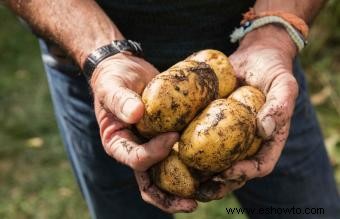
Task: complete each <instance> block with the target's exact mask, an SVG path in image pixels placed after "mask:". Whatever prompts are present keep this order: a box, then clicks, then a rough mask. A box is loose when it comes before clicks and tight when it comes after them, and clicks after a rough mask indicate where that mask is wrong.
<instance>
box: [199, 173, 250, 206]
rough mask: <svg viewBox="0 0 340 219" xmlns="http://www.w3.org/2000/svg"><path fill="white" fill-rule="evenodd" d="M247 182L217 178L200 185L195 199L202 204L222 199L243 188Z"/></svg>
mask: <svg viewBox="0 0 340 219" xmlns="http://www.w3.org/2000/svg"><path fill="white" fill-rule="evenodd" d="M245 183H246V180H227V179H224V178H221V177H220V176H216V177H214V178H213V179H211V180H209V181H207V182H205V183H203V184H201V185H200V187H199V189H198V191H197V192H196V194H195V198H196V200H198V201H201V202H208V201H211V200H218V199H222V198H223V197H225V196H226V195H228V194H229V193H231V192H232V191H234V190H236V189H239V188H241V187H242V186H243V185H244V184H245Z"/></svg>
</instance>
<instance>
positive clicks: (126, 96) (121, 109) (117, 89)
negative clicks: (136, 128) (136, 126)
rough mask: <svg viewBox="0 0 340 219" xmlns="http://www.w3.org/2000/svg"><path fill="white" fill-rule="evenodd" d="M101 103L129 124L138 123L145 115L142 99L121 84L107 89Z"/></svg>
mask: <svg viewBox="0 0 340 219" xmlns="http://www.w3.org/2000/svg"><path fill="white" fill-rule="evenodd" d="M101 103H102V105H103V107H104V108H105V109H106V110H109V111H110V112H112V113H113V114H114V115H116V116H117V117H118V118H119V119H121V120H122V121H124V122H126V123H129V124H133V123H136V122H138V121H139V120H140V119H141V118H142V116H143V113H144V104H143V102H142V100H141V97H140V96H139V95H138V94H137V93H135V92H134V91H132V90H130V89H128V88H126V87H124V86H123V85H120V84H119V83H118V84H117V83H116V84H115V83H112V84H111V85H110V87H107V88H106V91H105V94H104V95H103V97H102V99H101Z"/></svg>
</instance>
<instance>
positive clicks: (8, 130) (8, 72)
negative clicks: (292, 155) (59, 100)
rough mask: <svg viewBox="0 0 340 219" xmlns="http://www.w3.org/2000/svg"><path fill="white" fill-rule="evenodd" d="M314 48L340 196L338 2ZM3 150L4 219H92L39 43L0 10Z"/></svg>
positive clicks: (206, 207)
mask: <svg viewBox="0 0 340 219" xmlns="http://www.w3.org/2000/svg"><path fill="white" fill-rule="evenodd" d="M310 42H311V43H310V45H309V46H308V47H307V48H306V49H305V50H304V52H303V56H302V57H303V58H302V61H303V65H304V67H305V69H306V73H307V74H306V75H307V78H308V82H309V88H310V95H311V98H312V101H313V103H314V105H315V107H316V109H317V113H318V117H319V120H320V123H321V126H322V129H323V132H324V135H325V141H326V145H327V150H328V151H329V155H330V157H331V161H332V165H333V167H334V174H335V176H336V179H337V183H338V187H339V188H340V108H338V107H340V1H337V0H333V1H332V0H331V1H329V2H328V4H327V5H326V7H325V8H324V9H323V11H322V12H321V14H320V15H319V16H318V17H317V19H316V21H315V24H314V26H313V28H312V31H311V36H310ZM0 144H1V145H0V218H4V219H6V218H15V219H21V218H42V219H45V218H50V219H53V218H89V216H88V212H87V209H86V206H85V204H84V201H83V200H82V198H81V195H80V192H79V191H78V188H77V186H76V184H75V179H74V177H73V175H72V172H71V169H70V165H69V163H68V161H67V158H66V155H65V152H64V148H63V146H62V143H61V140H60V138H59V134H58V131H57V127H56V124H55V120H54V115H53V111H52V106H51V100H50V97H49V93H48V88H47V82H46V78H45V76H44V73H43V68H42V64H41V59H40V54H39V49H38V43H37V40H36V39H35V38H34V36H32V34H30V33H29V32H28V31H26V30H25V29H24V28H23V27H22V26H21V25H20V24H19V23H18V21H17V19H16V18H15V16H14V15H12V14H11V13H10V12H8V11H7V10H6V9H5V8H2V7H1V6H0ZM236 206H238V203H237V201H236V200H235V199H234V198H233V197H227V198H225V199H224V200H221V201H216V202H212V203H209V204H202V205H201V206H200V208H199V209H198V211H196V212H195V213H193V214H179V215H177V218H178V219H188V218H197V219H208V218H209V219H210V218H216V219H219V218H226V217H227V216H226V212H225V208H226V207H236ZM228 218H232V219H244V218H246V217H245V216H242V215H233V216H232V215H229V216H228Z"/></svg>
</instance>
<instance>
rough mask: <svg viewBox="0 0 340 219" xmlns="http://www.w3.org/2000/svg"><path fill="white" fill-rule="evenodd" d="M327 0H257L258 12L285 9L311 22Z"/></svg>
mask: <svg viewBox="0 0 340 219" xmlns="http://www.w3.org/2000/svg"><path fill="white" fill-rule="evenodd" d="M326 1H327V0H257V1H256V3H255V5H254V9H255V12H256V13H259V12H263V11H284V12H288V13H292V14H295V15H297V16H298V17H300V18H302V19H303V20H304V21H306V23H308V24H310V23H311V21H312V20H313V18H314V17H315V16H316V15H317V13H318V12H319V11H320V9H321V8H322V6H323V5H324V3H325V2H326Z"/></svg>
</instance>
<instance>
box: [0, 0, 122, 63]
mask: <svg viewBox="0 0 340 219" xmlns="http://www.w3.org/2000/svg"><path fill="white" fill-rule="evenodd" d="M6 3H7V5H8V6H9V8H11V9H12V10H13V11H14V12H15V13H16V14H17V15H19V16H20V17H22V18H23V19H25V20H26V21H27V22H28V23H29V24H30V25H31V26H32V28H33V29H34V30H35V31H37V33H38V34H40V35H41V36H43V37H45V38H47V39H50V40H52V41H54V42H56V43H57V44H59V45H60V46H61V47H62V48H63V49H65V51H67V52H68V53H69V54H70V55H71V57H73V59H74V60H75V61H76V62H77V63H78V64H79V65H80V66H82V65H83V63H84V61H85V59H86V57H87V56H88V54H89V53H90V52H92V51H93V50H94V49H96V48H98V47H100V46H103V45H105V44H108V43H109V42H110V41H112V40H114V39H123V36H122V34H121V33H120V32H119V30H118V28H117V27H116V26H115V25H114V24H113V23H112V22H111V20H110V19H109V18H108V17H107V16H106V14H105V13H104V11H103V10H102V9H101V8H100V7H99V6H98V5H97V3H96V2H95V1H94V0H58V1H55V0H45V1H41V0H31V1H21V0H7V1H6Z"/></svg>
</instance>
